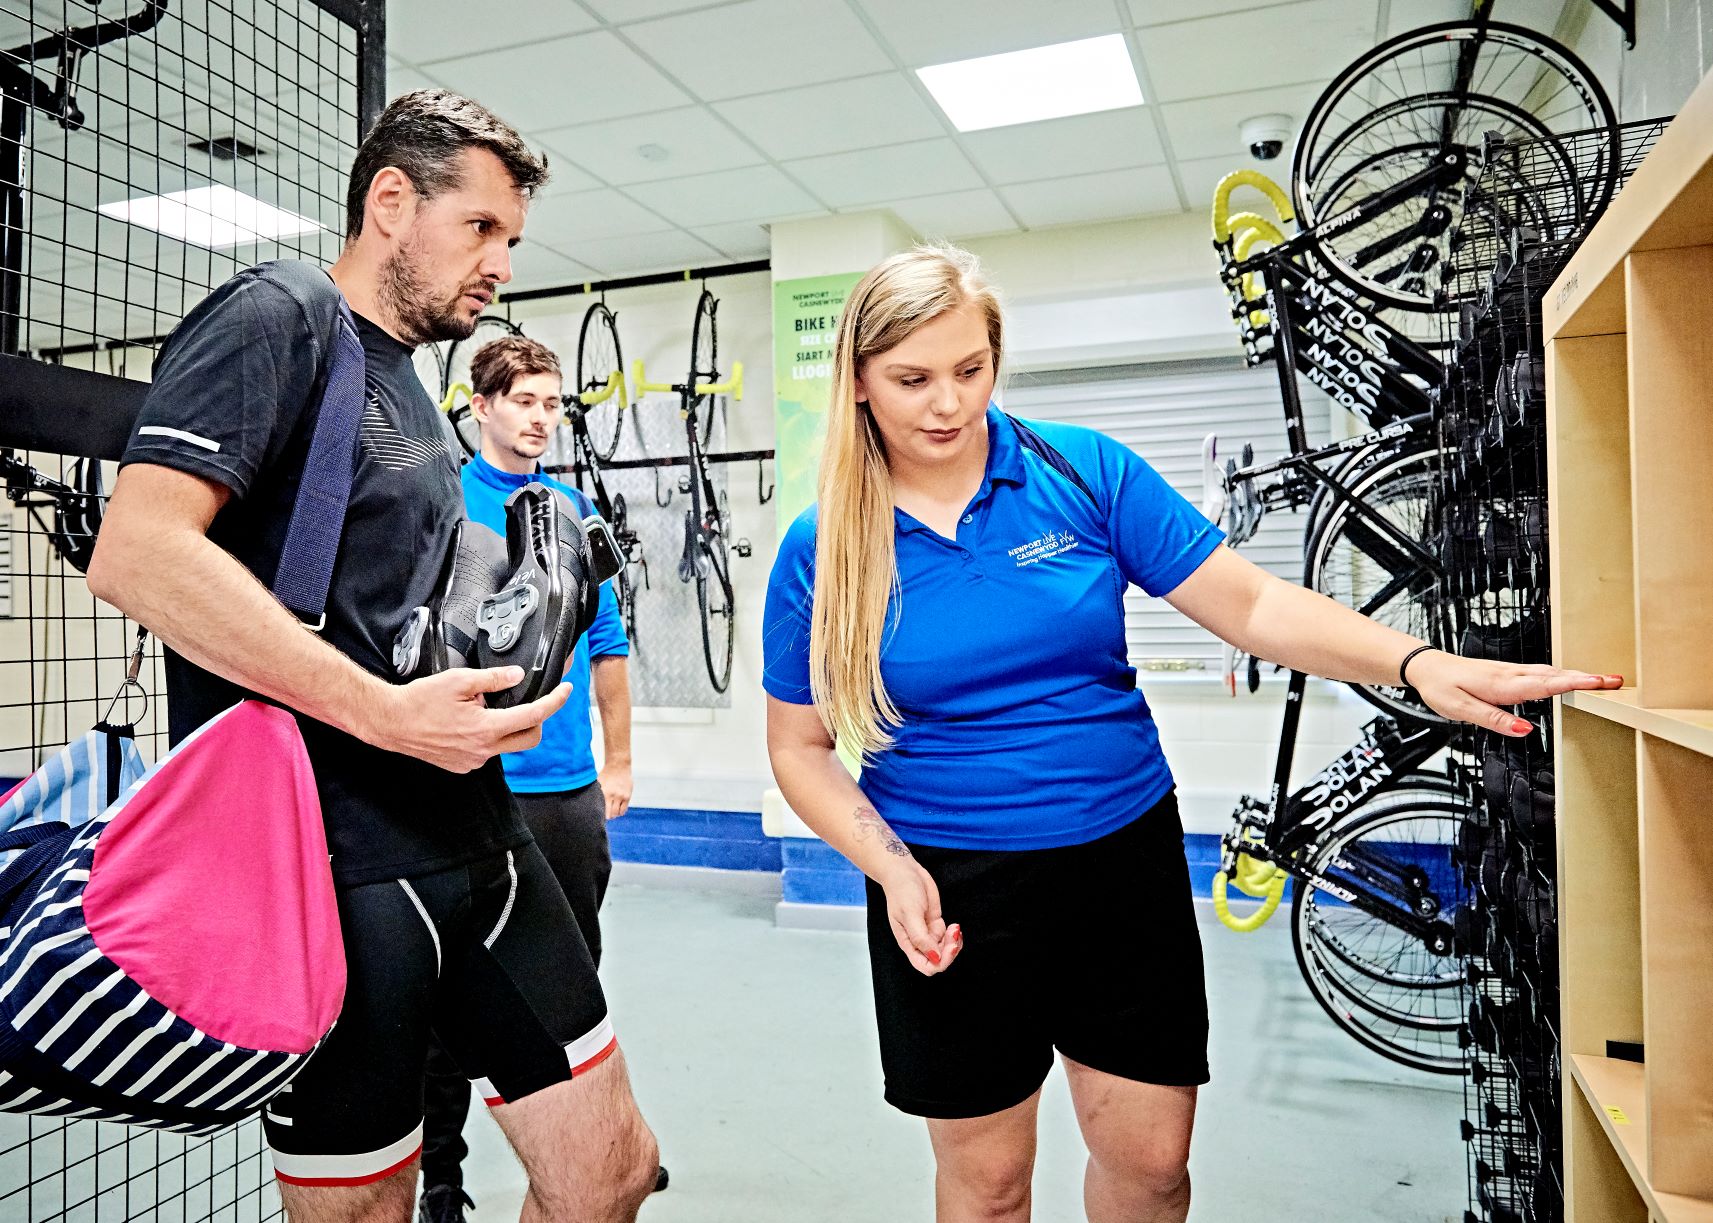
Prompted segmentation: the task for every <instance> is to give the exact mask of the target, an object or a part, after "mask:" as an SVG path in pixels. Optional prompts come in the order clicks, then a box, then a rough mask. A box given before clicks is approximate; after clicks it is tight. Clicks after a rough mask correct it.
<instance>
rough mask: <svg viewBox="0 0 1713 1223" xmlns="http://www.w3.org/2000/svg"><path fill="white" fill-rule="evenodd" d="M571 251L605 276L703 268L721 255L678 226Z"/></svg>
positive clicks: (604, 239)
mask: <svg viewBox="0 0 1713 1223" xmlns="http://www.w3.org/2000/svg"><path fill="white" fill-rule="evenodd" d="M571 251H572V253H573V254H577V255H581V256H582V257H583V258H585V259H589V260H591V261H593V262H596V263H598V264H599V266H600V269H601V271H602V272H603V273H605V274H606V275H608V276H619V275H626V274H629V273H633V272H667V271H678V270H679V269H681V268H692V267H707V266H708V265H710V264H714V263H719V262H720V261H721V259H722V258H723V256H722V255H721V254H720V252H719V251H717V250H715V249H714V248H713V247H711V246H709V245H708V244H707V243H706V242H703V241H702V240H701V239H700V238H697V237H694V236H692V235H690V234H687V233H685V232H684V231H683V230H681V229H671V230H667V231H666V232H665V233H659V234H643V235H640V236H637V237H632V238H603V239H601V241H599V242H595V243H591V244H590V245H589V246H587V247H572V248H571Z"/></svg>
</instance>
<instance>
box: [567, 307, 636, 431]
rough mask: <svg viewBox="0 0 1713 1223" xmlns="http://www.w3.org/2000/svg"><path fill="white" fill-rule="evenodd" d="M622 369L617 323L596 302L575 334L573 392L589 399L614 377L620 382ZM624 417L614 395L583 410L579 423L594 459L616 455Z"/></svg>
mask: <svg viewBox="0 0 1713 1223" xmlns="http://www.w3.org/2000/svg"><path fill="white" fill-rule="evenodd" d="M624 368H625V359H624V352H623V350H622V349H620V347H619V325H618V319H617V317H616V316H615V315H614V314H613V312H612V311H611V310H609V309H607V304H606V303H605V302H596V303H595V304H594V305H592V306H590V307H589V309H588V310H587V311H586V312H585V313H584V315H583V327H582V330H581V331H579V332H578V334H577V385H576V386H575V387H574V388H573V389H574V390H575V392H576V393H577V394H579V395H587V396H590V397H591V398H593V397H594V396H596V395H599V394H601V393H602V392H603V391H605V390H606V389H607V383H608V381H609V380H610V379H611V378H612V377H613V375H614V374H617V375H618V376H619V377H620V378H621V379H622V378H623V377H624ZM621 385H622V383H621ZM624 415H625V402H624V398H623V396H622V395H620V394H618V393H617V392H615V393H613V394H611V395H608V396H607V397H606V398H605V399H603V400H601V402H600V403H598V404H596V405H595V406H594V407H586V408H584V409H583V419H584V421H585V422H586V423H587V424H588V426H589V443H590V446H591V447H592V448H593V450H594V451H595V457H596V458H599V459H601V460H602V461H605V460H607V459H610V458H612V457H613V455H614V454H616V453H618V449H619V428H620V426H622V425H623V424H624Z"/></svg>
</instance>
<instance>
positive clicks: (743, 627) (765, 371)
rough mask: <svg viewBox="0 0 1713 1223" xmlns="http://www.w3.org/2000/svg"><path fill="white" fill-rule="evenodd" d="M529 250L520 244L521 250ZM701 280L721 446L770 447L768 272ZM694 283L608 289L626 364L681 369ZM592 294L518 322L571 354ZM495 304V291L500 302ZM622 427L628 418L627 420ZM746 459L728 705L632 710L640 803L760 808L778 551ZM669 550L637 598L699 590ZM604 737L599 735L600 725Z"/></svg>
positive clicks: (645, 407)
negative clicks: (739, 394)
mask: <svg viewBox="0 0 1713 1223" xmlns="http://www.w3.org/2000/svg"><path fill="white" fill-rule="evenodd" d="M527 257H528V248H527V247H526V248H522V250H521V251H520V255H519V258H520V260H521V259H525V258H527ZM708 287H709V288H710V289H712V290H713V292H714V294H715V295H716V296H717V297H718V298H719V299H720V309H719V316H718V317H719V341H720V361H721V365H722V367H724V368H729V366H730V363H731V362H732V361H742V362H743V364H744V383H745V386H744V398H743V401H742V402H741V403H739V402H736V401H730V402H728V405H727V413H726V420H727V444H728V445H729V446H730V448H731V449H733V450H767V449H771V448H772V446H773V338H772V332H773V326H772V309H773V298H772V281H771V280H770V279H769V277H768V275H767V274H766V273H765V272H763V273H758V274H754V275H747V276H725V277H718V278H716V279H714V280H711V281H709V282H708ZM701 288H702V286H701V285H700V284H699V283H686V284H670V285H654V286H649V287H647V288H639V289H626V290H621V291H617V292H613V293H609V294H608V295H607V304H608V305H609V306H611V307H612V309H613V310H614V311H615V312H616V313H617V316H618V326H619V341H620V343H621V344H622V346H623V348H624V357H625V362H626V364H627V365H629V364H630V363H632V362H634V361H636V360H637V359H638V358H641V359H642V360H643V361H644V362H645V363H646V365H647V370H648V377H649V380H650V381H668V380H670V379H682V378H683V371H684V367H685V366H686V365H687V364H688V362H689V353H690V324H691V320H692V318H693V317H694V312H695V308H696V298H697V296H698V294H700V292H701ZM589 302H590V299H589V298H588V297H586V296H584V295H582V294H576V295H573V296H570V297H561V298H553V299H551V300H543V301H531V302H520V303H518V304H517V305H516V306H515V307H512V317H513V318H514V319H515V320H516V321H517V322H518V323H519V324H520V325H521V326H522V327H523V329H524V331H525V332H526V333H527V334H528V335H530V336H532V337H534V338H535V339H538V340H541V341H542V342H544V343H546V344H547V345H548V346H549V347H551V348H552V349H553V350H554V351H555V352H556V353H558V354H559V356H560V359H561V360H563V361H566V362H568V363H569V362H574V361H575V360H576V353H577V332H578V328H579V327H580V326H581V325H582V321H583V313H584V311H585V310H586V309H587V308H588V306H589ZM502 305H503V301H502ZM631 410H632V411H638V410H640V411H642V412H646V413H670V414H673V415H676V413H677V400H676V399H674V398H671V397H668V396H662V395H649V396H646V397H645V398H644V399H643V400H642V402H641V404H640V405H637V404H633V405H632V408H631ZM626 428H627V429H628V428H629V426H628V425H627V426H626ZM754 470H755V469H754V467H753V466H745V467H742V468H740V469H738V470H737V471H735V472H734V473H733V477H732V480H731V484H730V487H729V496H730V498H731V512H732V525H733V530H734V532H735V533H736V535H737V536H738V537H748V539H749V540H750V542H751V543H752V544H753V545H754V547H755V555H754V556H752V557H751V558H749V559H748V560H743V559H739V558H738V557H737V556H736V555H735V554H734V556H733V557H732V586H733V598H734V600H735V602H736V605H737V609H738V621H737V637H736V641H735V643H734V645H733V649H732V682H731V687H730V690H729V691H730V694H731V707H730V708H729V709H711V710H710V709H639V710H637V711H636V713H635V717H634V720H633V726H632V734H631V741H632V754H633V757H634V760H635V770H636V779H637V786H636V794H635V796H634V800H633V801H634V802H636V803H637V804H638V805H640V806H656V807H699V808H709V809H713V810H732V811H745V810H747V811H754V810H759V809H760V803H761V791H762V790H763V789H764V788H765V787H766V786H767V785H769V784H771V782H770V781H769V780H768V778H769V773H768V766H767V750H766V744H765V742H764V736H763V718H764V706H763V705H762V694H761V606H762V598H763V595H764V593H765V591H766V589H767V574H768V570H769V568H770V567H771V566H772V564H773V556H774V553H775V551H776V550H777V544H776V540H775V529H774V515H773V506H772V505H767V506H759V505H757V503H756V493H755V484H754ZM677 559H678V558H677V557H676V556H671V557H651V558H650V576H651V583H652V588H651V589H649V590H646V591H643V592H641V594H639V596H638V597H639V598H642V599H684V600H686V601H688V602H689V603H691V604H694V602H695V599H696V590H695V587H694V586H692V585H685V584H682V583H680V582H679V581H678V579H677V576H676V572H675V571H676V568H677ZM596 742H597V744H598V743H599V742H600V736H599V733H597V735H596Z"/></svg>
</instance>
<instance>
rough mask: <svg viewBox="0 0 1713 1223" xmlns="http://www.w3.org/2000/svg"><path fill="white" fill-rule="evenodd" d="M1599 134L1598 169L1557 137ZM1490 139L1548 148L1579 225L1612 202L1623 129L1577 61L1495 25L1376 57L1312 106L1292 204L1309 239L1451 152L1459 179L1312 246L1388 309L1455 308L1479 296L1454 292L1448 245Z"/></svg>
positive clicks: (1432, 30)
mask: <svg viewBox="0 0 1713 1223" xmlns="http://www.w3.org/2000/svg"><path fill="white" fill-rule="evenodd" d="M1590 130H1594V131H1598V132H1601V133H1605V135H1606V139H1605V141H1604V147H1603V148H1602V149H1601V150H1599V151H1597V153H1596V155H1595V156H1594V158H1593V159H1592V160H1590V159H1589V158H1588V157H1586V156H1585V157H1582V158H1580V159H1579V158H1578V157H1576V156H1573V154H1572V153H1571V152H1570V151H1569V149H1567V148H1566V147H1565V146H1564V145H1562V144H1561V143H1560V142H1559V140H1558V139H1557V138H1559V137H1563V136H1568V135H1569V134H1571V133H1573V132H1587V131H1590ZM1489 133H1492V134H1496V135H1497V136H1498V137H1500V138H1501V139H1503V140H1507V141H1517V140H1538V141H1543V142H1545V148H1546V149H1547V150H1548V153H1549V156H1550V157H1551V159H1552V161H1553V163H1554V164H1555V165H1556V167H1557V171H1558V176H1559V177H1561V178H1562V179H1563V181H1564V183H1565V184H1567V185H1568V186H1569V187H1570V188H1571V195H1570V198H1571V199H1572V200H1574V201H1575V202H1576V205H1577V207H1576V212H1577V215H1578V218H1579V220H1580V221H1581V222H1583V223H1586V222H1587V221H1590V220H1592V218H1593V217H1594V216H1595V215H1597V214H1598V213H1599V211H1600V210H1601V209H1602V208H1603V207H1604V206H1605V203H1606V201H1607V200H1608V199H1610V198H1611V194H1612V190H1613V185H1614V181H1615V175H1614V172H1613V171H1614V168H1615V166H1616V164H1617V157H1616V154H1617V150H1618V132H1617V118H1616V116H1615V115H1614V113H1613V111H1612V105H1611V102H1610V101H1609V100H1608V99H1607V97H1606V93H1605V91H1604V90H1603V89H1602V88H1601V87H1600V83H1599V81H1598V80H1596V79H1595V77H1594V75H1593V74H1592V73H1591V72H1590V71H1589V70H1588V69H1587V67H1586V66H1585V65H1583V63H1582V62H1581V61H1580V60H1579V59H1577V58H1576V56H1575V55H1573V54H1572V53H1571V52H1570V51H1569V50H1567V49H1566V48H1564V47H1562V46H1560V45H1559V44H1557V43H1555V42H1553V41H1552V40H1551V39H1548V38H1545V37H1543V36H1541V35H1539V34H1536V33H1534V32H1533V31H1530V30H1526V29H1523V28H1522V27H1519V26H1511V25H1505V24H1502V23H1499V22H1447V23H1442V24H1439V25H1430V26H1424V27H1423V28H1421V29H1419V30H1414V31H1411V32H1410V33H1407V34H1404V35H1401V36H1399V37H1397V38H1393V39H1390V40H1389V41H1387V42H1384V43H1381V44H1380V45H1379V46H1377V47H1375V48H1374V49H1373V50H1372V51H1370V52H1368V53H1367V54H1366V55H1364V56H1363V57H1361V58H1360V59H1358V60H1357V61H1356V62H1355V63H1353V64H1351V65H1350V66H1349V67H1348V68H1346V69H1345V70H1344V72H1342V73H1341V74H1340V75H1339V76H1338V77H1337V78H1336V79H1335V80H1334V81H1333V83H1332V84H1331V85H1330V86H1329V87H1328V88H1327V90H1326V92H1325V93H1323V94H1322V95H1321V96H1320V98H1319V99H1318V100H1317V101H1316V102H1315V105H1314V108H1313V109H1312V110H1311V111H1310V112H1309V116H1308V118H1307V119H1306V120H1304V122H1303V130H1302V134H1301V137H1300V138H1299V140H1298V143H1297V150H1296V156H1295V158H1294V159H1293V162H1292V167H1291V195H1292V200H1293V202H1294V203H1295V205H1296V208H1297V215H1298V217H1299V218H1300V219H1301V223H1302V226H1303V228H1304V229H1312V228H1313V227H1314V226H1315V225H1316V224H1317V223H1318V222H1319V221H1321V220H1324V219H1326V218H1328V217H1331V216H1333V215H1335V214H1337V213H1339V212H1340V211H1342V210H1344V209H1347V208H1351V207H1353V206H1355V205H1359V204H1361V203H1363V202H1364V201H1366V200H1369V199H1371V198H1373V197H1374V196H1376V195H1377V194H1378V193H1379V192H1381V191H1383V190H1385V189H1386V188H1388V187H1391V186H1395V185H1396V184H1398V183H1400V182H1402V181H1403V180H1404V179H1406V178H1408V177H1410V176H1411V175H1413V174H1415V173H1418V172H1419V171H1421V170H1423V169H1426V168H1427V167H1428V166H1429V165H1431V164H1432V163H1433V162H1434V160H1435V159H1436V158H1438V157H1440V156H1442V155H1443V154H1445V153H1446V152H1449V151H1461V152H1463V153H1464V154H1466V155H1467V157H1468V161H1467V164H1466V167H1465V169H1464V174H1463V179H1462V181H1461V182H1459V183H1455V184H1450V185H1448V186H1447V187H1436V188H1424V189H1423V190H1422V191H1420V192H1418V193H1416V194H1415V195H1413V196H1412V197H1410V198H1408V199H1406V200H1404V201H1401V202H1399V203H1398V204H1396V205H1395V206H1393V207H1389V208H1386V209H1383V210H1377V211H1375V212H1373V213H1371V214H1369V215H1365V216H1362V217H1361V218H1360V219H1359V220H1358V221H1357V222H1356V223H1355V224H1352V225H1347V226H1344V227H1342V228H1340V229H1339V231H1338V232H1337V233H1336V234H1327V235H1318V236H1315V237H1314V239H1313V241H1314V245H1315V248H1316V250H1317V252H1318V254H1319V255H1320V257H1321V259H1322V260H1323V261H1324V262H1325V263H1326V264H1327V265H1328V266H1329V267H1330V268H1332V269H1333V270H1334V271H1335V272H1336V273H1337V274H1338V275H1339V276H1340V277H1341V278H1342V279H1345V280H1346V281H1348V282H1349V283H1351V284H1353V285H1355V286H1356V287H1357V288H1358V289H1360V290H1361V291H1363V292H1365V293H1368V294H1370V295H1372V296H1373V297H1374V298H1375V300H1376V301H1378V302H1380V303H1382V304H1384V305H1387V306H1391V307H1395V308H1397V309H1401V310H1415V311H1427V312H1434V311H1440V310H1444V309H1446V308H1447V305H1448V304H1455V303H1454V301H1453V302H1448V300H1447V299H1448V298H1451V297H1452V296H1453V292H1468V291H1471V290H1472V287H1473V286H1472V285H1466V284H1459V283H1456V282H1457V280H1458V270H1457V267H1456V261H1455V259H1454V257H1453V256H1454V254H1455V252H1454V251H1453V250H1452V247H1451V244H1452V241H1453V238H1454V236H1455V235H1456V234H1457V232H1458V228H1459V226H1458V223H1459V221H1460V220H1461V204H1462V197H1463V196H1465V195H1466V194H1467V189H1468V188H1469V187H1471V186H1472V185H1473V183H1474V181H1475V177H1476V175H1477V174H1478V173H1479V171H1480V161H1481V159H1480V157H1479V154H1480V152H1481V150H1482V148H1483V144H1484V141H1485V139H1486V137H1487V136H1488V134H1489ZM1448 285H1449V286H1450V290H1451V291H1446V292H1443V293H1442V290H1446V289H1447V286H1448Z"/></svg>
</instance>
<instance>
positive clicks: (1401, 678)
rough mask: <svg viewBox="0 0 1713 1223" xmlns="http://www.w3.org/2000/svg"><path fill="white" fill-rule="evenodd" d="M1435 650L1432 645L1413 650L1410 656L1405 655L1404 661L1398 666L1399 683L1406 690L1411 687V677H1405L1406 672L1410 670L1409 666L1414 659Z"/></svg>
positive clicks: (1420, 646)
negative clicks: (1418, 655)
mask: <svg viewBox="0 0 1713 1223" xmlns="http://www.w3.org/2000/svg"><path fill="white" fill-rule="evenodd" d="M1433 648H1434V647H1433V646H1431V645H1419V646H1417V647H1416V648H1415V649H1413V650H1411V651H1410V652H1409V653H1408V654H1405V655H1404V661H1403V662H1401V663H1399V664H1398V682H1399V683H1400V684H1402V685H1403V686H1404V687H1406V688H1408V687H1409V686H1410V677H1409V676H1407V675H1405V674H1404V672H1405V671H1406V670H1408V669H1409V665H1410V663H1411V661H1413V660H1414V658H1415V656H1416V655H1417V654H1426V653H1427V652H1428V651H1429V650H1431V649H1433Z"/></svg>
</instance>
